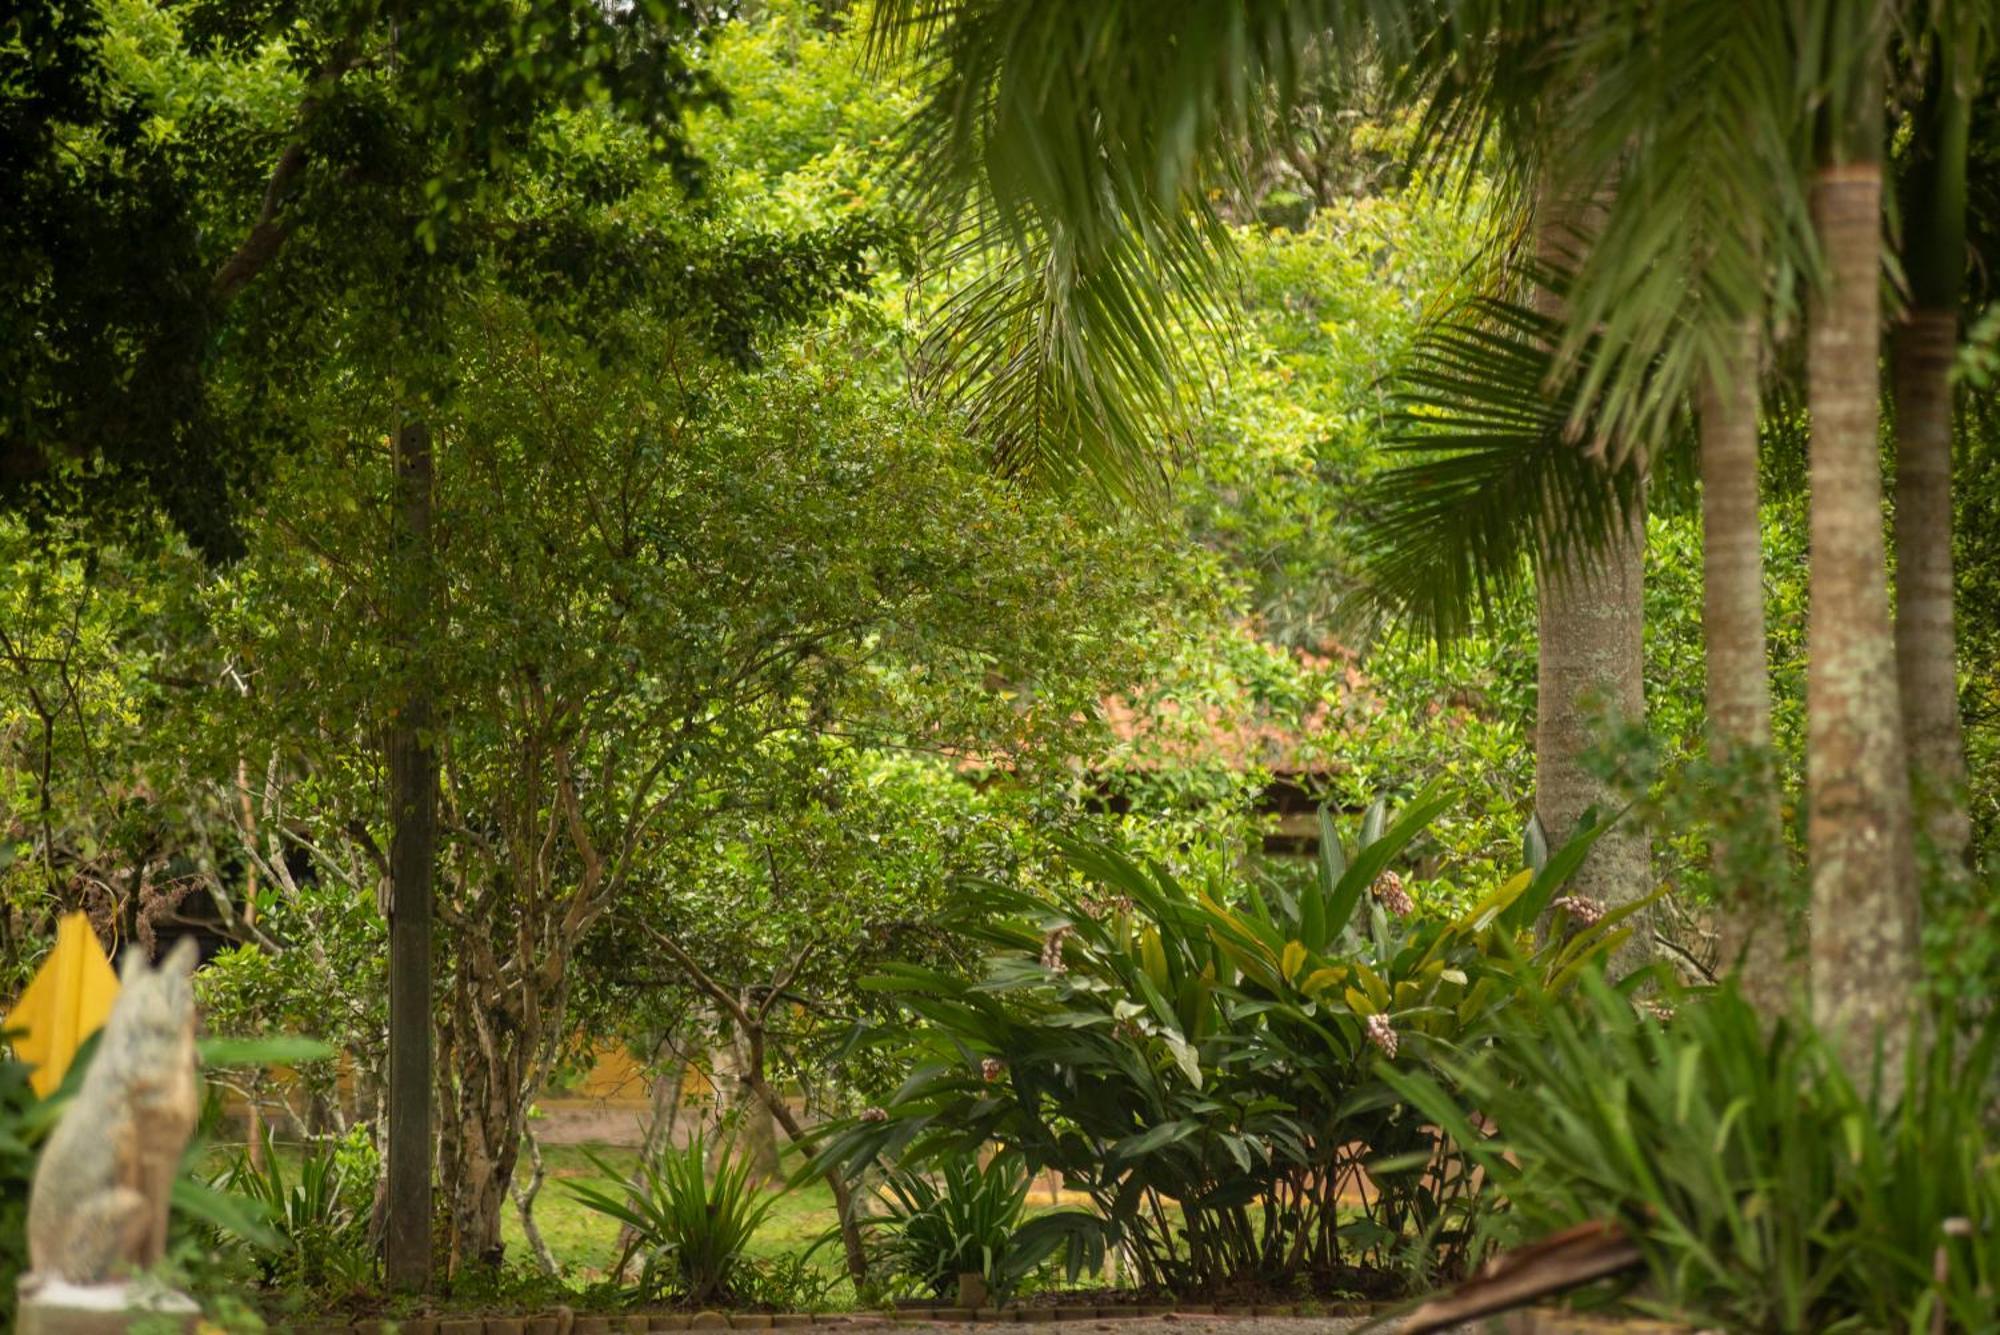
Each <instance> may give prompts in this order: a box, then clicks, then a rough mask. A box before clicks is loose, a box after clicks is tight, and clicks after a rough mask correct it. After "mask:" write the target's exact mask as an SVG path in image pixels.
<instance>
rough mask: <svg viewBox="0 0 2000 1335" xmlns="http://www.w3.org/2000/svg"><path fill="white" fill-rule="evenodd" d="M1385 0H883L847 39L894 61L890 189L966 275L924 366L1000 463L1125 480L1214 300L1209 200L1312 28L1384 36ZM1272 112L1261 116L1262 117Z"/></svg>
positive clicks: (1292, 75)
mask: <svg viewBox="0 0 2000 1335" xmlns="http://www.w3.org/2000/svg"><path fill="white" fill-rule="evenodd" d="M1425 10H1426V6H1424V5H1412V4H1408V3H1397V2H1396V0H1318V2H1317V3H1303V4H1301V3H1287V2H1286V0H1243V2H1242V3H1234V4H1227V5H1219V4H1212V3H1207V0H883V3H881V4H879V5H878V6H876V8H875V10H874V11H873V20H872V24H871V28H870V43H871V52H872V56H873V58H874V59H875V60H876V61H878V62H882V63H888V62H894V61H901V60H910V61H913V62H915V64H916V66H917V69H918V71H919V75H920V77H921V78H922V79H923V81H924V83H925V87H926V92H925V97H924V101H923V103H922V106H921V108H920V110H919V111H918V112H917V114H916V115H915V117H914V118H913V120H912V121H911V123H910V124H909V125H908V126H907V127H906V128H905V134H904V138H905V141H906V153H905V157H904V160H903V163H902V182H903V191H904V196H905V198H906V200H907V201H908V202H909V203H910V204H911V205H912V207H913V208H915V209H916V210H917V211H918V212H919V214H920V215H921V216H923V217H924V218H925V220H926V221H927V222H928V223H929V224H930V225H931V227H932V228H933V229H934V234H936V235H940V236H943V237H946V238H948V240H947V242H946V244H945V245H944V247H943V248H942V250H941V256H942V258H943V259H944V261H945V262H946V263H947V265H958V266H964V265H967V264H971V265H974V266H977V267H976V268H975V273H976V277H975V278H974V280H973V281H972V283H971V284H970V285H969V286H967V287H965V288H964V289H963V290H961V291H960V293H959V294H958V295H957V296H956V297H955V298H954V299H953V300H952V301H950V302H949V303H947V304H946V306H945V307H944V310H943V312H942V319H941V321H940V323H939V325H938V326H937V327H936V328H935V330H934V331H933V333H932V335H931V336H930V337H928V338H927V339H926V340H925V344H924V349H923V355H924V363H925V364H924V368H923V369H924V371H925V373H926V377H927V380H928V383H930V384H931V385H933V386H934V387H937V388H940V389H942V390H944V391H945V392H946V393H947V394H948V395H949V396H950V397H951V398H952V399H954V400H955V401H958V402H961V403H963V404H965V405H967V406H968V408H969V411H970V414H971V419H972V422H973V424H974V426H975V428H976V429H978V430H979V431H981V432H982V433H983V434H984V435H985V436H986V437H987V438H988V439H989V440H991V441H992V443H993V445H994V447H995V449H996V452H997V453H998V454H999V456H1000V457H1001V459H1002V460H1003V461H1005V462H1007V463H1008V464H1009V465H1010V466H1014V467H1019V468H1026V469H1031V470H1033V471H1036V472H1039V473H1042V474H1044V475H1048V476H1054V477H1057V478H1070V477H1075V476H1078V475H1085V476H1089V477H1091V478H1094V479H1095V480H1096V481H1098V482H1099V483H1101V484H1105V485H1106V486H1107V487H1108V488H1109V489H1110V490H1112V491H1114V492H1121V493H1128V494H1129V493H1134V492H1138V491H1142V490H1145V489H1146V483H1147V480H1148V477H1149V475H1150V474H1152V473H1154V472H1156V471H1157V470H1156V469H1154V468H1152V467H1151V465H1152V464H1153V463H1154V462H1155V461H1156V458H1157V454H1158V452H1159V450H1160V448H1161V446H1162V445H1163V444H1164V443H1165V442H1167V441H1169V440H1172V439H1174V438H1175V437H1176V435H1177V434H1178V433H1179V431H1180V429H1181V427H1182V425H1183V415H1184V413H1185V411H1186V409H1187V407H1188V406H1189V403H1190V401H1191V399H1193V398H1195V397H1198V395H1197V394H1194V393H1193V392H1192V390H1193V388H1195V387H1199V386H1200V385H1201V384H1203V383H1204V380H1205V377H1204V376H1202V375H1201V374H1200V371H1201V368H1199V367H1198V366H1196V365H1193V364H1192V363H1191V362H1190V360H1189V359H1188V357H1187V356H1186V354H1185V351H1184V350H1185V349H1186V348H1188V347H1189V346H1191V345H1193V344H1195V343H1197V342H1199V341H1201V340H1196V339H1193V338H1190V337H1189V335H1190V333H1191V332H1192V331H1193V330H1194V329H1195V328H1196V327H1197V326H1201V325H1204V324H1207V323H1210V322H1212V320H1213V317H1214V315H1215V313H1216V311H1217V310H1218V309H1219V308H1220V304H1221V302H1222V299H1223V296H1224V290H1225V286H1226V276H1227V272H1228V264H1227V256H1228V234H1227V232H1226V230H1225V229H1224V227H1223V226H1222V223H1221V219H1220V217H1219V214H1218V211H1217V203H1218V200H1219V199H1221V198H1222V197H1223V195H1224V194H1225V193H1226V192H1225V191H1224V189H1223V186H1224V185H1226V184H1229V183H1231V182H1232V181H1237V182H1239V183H1240V177H1241V175H1242V171H1243V167H1244V164H1245V162H1246V161H1247V155H1248V153H1249V151H1250V149H1251V146H1254V145H1255V144H1256V143H1257V142H1258V141H1259V137H1260V136H1261V135H1262V134H1264V133H1265V132H1266V127H1267V126H1268V125H1269V124H1270V123H1271V122H1270V120H1269V118H1267V117H1265V116H1264V115H1263V114H1262V112H1263V109H1264V108H1265V107H1266V106H1268V105H1269V104H1270V103H1272V102H1276V103H1277V104H1279V105H1280V106H1281V107H1282V106H1285V105H1288V104H1289V103H1290V101H1291V100H1292V99H1293V98H1294V97H1295V96H1296V95H1297V93H1298V90H1299V88H1300V86H1301V83H1302V80H1304V78H1305V77H1306V76H1307V74H1308V73H1309V70H1310V68H1311V63H1312V59H1313V57H1314V54H1315V53H1316V52H1318V51H1320V50H1322V49H1325V48H1328V47H1331V48H1335V49H1350V48H1351V49H1361V48H1364V47H1367V48H1369V49H1374V50H1380V51H1382V52H1384V53H1385V54H1386V55H1387V56H1388V58H1389V59H1391V60H1394V59H1396V58H1398V53H1400V52H1401V51H1404V50H1407V49H1408V48H1409V47H1410V45H1411V43H1412V41H1413V40H1414V37H1413V34H1415V33H1417V32H1419V31H1420V30H1421V18H1422V14H1423V13H1424V12H1425ZM1279 119H1280V121H1282V119H1283V118H1279Z"/></svg>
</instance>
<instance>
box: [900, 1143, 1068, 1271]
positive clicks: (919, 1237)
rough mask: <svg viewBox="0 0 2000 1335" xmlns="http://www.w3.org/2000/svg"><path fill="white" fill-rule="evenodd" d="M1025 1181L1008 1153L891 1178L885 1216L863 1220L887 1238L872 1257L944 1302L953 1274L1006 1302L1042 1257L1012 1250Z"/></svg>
mask: <svg viewBox="0 0 2000 1335" xmlns="http://www.w3.org/2000/svg"><path fill="white" fill-rule="evenodd" d="M1028 1182H1029V1178H1028V1174H1027V1173H1026V1172H1025V1171H1023V1169H1022V1167H1021V1161H1020V1159H1019V1158H1018V1157H1017V1156H1015V1155H1011V1154H1001V1155H995V1156H994V1157H993V1158H992V1159H991V1160H990V1161H989V1162H988V1163H986V1164H984V1165H981V1164H980V1162H979V1160H978V1159H977V1158H976V1157H974V1156H972V1155H960V1156H956V1157H952V1158H946V1159H944V1160H943V1161H941V1162H940V1163H939V1164H938V1165H937V1167H936V1171H935V1173H934V1174H925V1173H918V1172H912V1171H910V1170H908V1169H902V1170H898V1171H896V1172H892V1173H890V1174H888V1175H887V1178H886V1180H885V1182H884V1188H885V1192H886V1195H885V1198H884V1201H883V1204H884V1205H885V1206H886V1207H887V1211H886V1213H885V1214H883V1215H882V1216H880V1217H878V1218H876V1219H873V1220H870V1221H869V1222H870V1223H871V1224H872V1225H873V1226H874V1227H875V1228H876V1229H878V1230H880V1231H882V1232H883V1233H885V1234H886V1235H887V1236H886V1238H885V1240H884V1242H883V1245H882V1247H881V1249H880V1250H879V1252H878V1253H877V1255H878V1257H879V1258H880V1259H881V1260H882V1261H884V1262H886V1263H887V1264H888V1266H889V1268H890V1270H891V1271H892V1272H893V1273H894V1274H896V1275H898V1276H900V1277H901V1278H903V1279H905V1280H908V1281H910V1282H911V1283H912V1284H913V1285H914V1287H916V1288H918V1289H921V1290H923V1291H925V1292H927V1293H929V1294H931V1295H932V1296H934V1297H937V1298H944V1297H948V1296H949V1295H950V1294H951V1293H952V1292H953V1291H954V1290H955V1288H956V1286H957V1283H958V1277H959V1276H960V1275H962V1274H968V1273H977V1274H979V1275H982V1276H984V1277H985V1279H986V1286H987V1288H988V1289H989V1290H990V1291H991V1292H992V1294H993V1295H994V1296H995V1297H996V1298H1005V1297H1006V1296H1007V1295H1008V1294H1009V1293H1011V1292H1012V1291H1013V1289H1014V1288H1015V1286H1016V1285H1018V1284H1019V1283H1020V1282H1021V1280H1022V1279H1023V1278H1024V1277H1025V1276H1026V1275H1027V1274H1028V1273H1029V1272H1030V1271H1032V1270H1033V1269H1034V1267H1035V1266H1036V1265H1038V1264H1040V1262H1041V1261H1042V1260H1043V1259H1044V1258H1045V1257H1046V1256H1047V1254H1048V1250H1049V1249H1048V1248H1046V1247H1044V1248H1042V1249H1040V1250H1038V1251H1030V1250H1029V1249H1027V1248H1024V1247H1021V1246H1017V1245H1016V1241H1015V1235H1016V1233H1017V1231H1018V1230H1019V1229H1020V1227H1021V1216H1022V1212H1023V1210H1024V1209H1025V1207H1026V1205H1027V1202H1028Z"/></svg>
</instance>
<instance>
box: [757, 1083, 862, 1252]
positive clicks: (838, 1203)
mask: <svg viewBox="0 0 2000 1335" xmlns="http://www.w3.org/2000/svg"><path fill="white" fill-rule="evenodd" d="M753 1051H754V1049H753ZM762 1067H763V1063H762V1062H761V1061H758V1062H756V1063H755V1064H754V1065H753V1066H752V1068H751V1071H750V1075H749V1077H748V1084H749V1085H750V1089H751V1091H752V1092H753V1093H755V1094H756V1095H757V1097H758V1098H759V1099H760V1100H762V1102H763V1104H764V1106H765V1107H767V1108H769V1109H770V1110H771V1115H772V1116H773V1117H775V1118H776V1119H777V1121H778V1124H779V1125H780V1126H782V1127H784V1128H785V1135H786V1137H787V1138H789V1139H790V1140H791V1141H792V1143H793V1144H795V1145H796V1144H801V1143H803V1142H804V1140H805V1138H806V1132H805V1128H804V1127H803V1126H801V1125H799V1119H798V1118H796V1117H794V1116H793V1115H792V1110H791V1109H790V1108H787V1107H786V1106H785V1103H784V1100H783V1099H781V1098H780V1097H779V1096H778V1092H777V1091H776V1090H774V1089H772V1088H771V1087H770V1085H768V1084H766V1083H765V1081H764V1072H763V1070H762ZM826 1185H827V1188H828V1189H829V1190H830V1191H832V1192H833V1208H834V1214H835V1215H836V1222H837V1223H838V1225H839V1227H840V1246H841V1250H842V1251H843V1252H845V1253H846V1255H847V1274H848V1277H849V1278H850V1279H852V1280H853V1281H854V1283H855V1285H856V1286H857V1287H858V1286H859V1285H861V1284H862V1283H863V1282H864V1281H865V1280H866V1279H867V1278H868V1253H867V1251H866V1250H865V1249H864V1248H863V1246H862V1244H861V1226H860V1224H859V1222H858V1221H857V1219H856V1216H855V1213H854V1193H853V1192H852V1191H850V1190H849V1189H848V1185H847V1181H846V1179H844V1178H842V1177H841V1175H840V1173H839V1171H838V1170H836V1169H828V1170H827V1173H826Z"/></svg>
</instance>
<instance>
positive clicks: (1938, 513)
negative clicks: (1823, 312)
mask: <svg viewBox="0 0 2000 1335" xmlns="http://www.w3.org/2000/svg"><path fill="white" fill-rule="evenodd" d="M1978 46H1979V43H1978V42H1977V41H1976V40H1975V39H1974V38H1973V37H1972V36H1971V35H1970V34H1967V33H1964V32H1958V33H1950V34H1947V33H1940V34H1939V36H1938V38H1937V41H1936V43H1935V50H1934V53H1933V59H1932V62H1931V68H1930V77H1929V80H1928V83H1927V87H1926V91H1925V96H1924V99H1923V102H1922V104H1921V105H1920V106H1919V107H1918V108H1917V109H1916V113H1915V114H1914V115H1913V116H1912V118H1911V130H1912V133H1911V138H1912V141H1913V142H1912V145H1911V151H1910V153H1909V156H1908V161H1909V164H1910V167H1909V170H1908V172H1907V174H1906V175H1905V177H1904V179H1903V181H1902V214H1903V272H1904V274H1905V275H1906V276H1907V277H1908V279H1909V284H1910V296H1911V302H1910V304H1911V310H1910V312H1909V314H1908V315H1907V316H1906V317H1905V318H1904V321H1903V323H1902V326H1901V327H1900V328H1899V329H1898V330H1897V331H1896V339H1895V346H1894V348H1893V350H1892V353H1891V379H1892V383H1893V386H1894V391H1895V396H1896V669H1897V677H1898V679H1899V681H1900V683H1901V687H1902V699H1903V733H1904V738H1905V740H1906V742H1907V744H1908V746H1909V749H1910V769H1911V774H1912V777H1913V779H1914V781H1915V783H1916V785H1917V792H1918V794H1919V796H1920V797H1921V798H1922V799H1923V805H1922V808H1921V812H1920V822H1919V828H1920V829H1921V830H1922V831H1923V833H1924V834H1925V835H1926V836H1927V837H1928V838H1929V840H1930V844H1931V848H1932V851H1933V852H1935V853H1936V854H1937V856H1938V858H1939V860H1940V862H1941V863H1942V864H1943V865H1945V866H1947V867H1950V866H1954V865H1955V866H1957V867H1959V868H1960V869H1963V867H1964V865H1965V858H1966V850H1967V848H1968V846H1969V845H1970V844H1971V842H1972V822H1971V819H1970V815H1969V813H1968V812H1967V810H1966V807H1965V800H1964V793H1963V786H1964V782H1965V740H1964V737H1963V735H1962V734H1961V731H1960V724H1959V714H1958V673H1957V657H1958V655H1957V637H1956V634H1955V633H1954V629H1953V625H1952V568H1951V565H1952V563H1951V527H1952V525H1951V521H1952V510H1951V454H1952V439H1951V436H1952V399H1951V363H1952V355H1953V352H1954V351H1955V348H1956V344H1957V341H1958V307H1959V303H1960V302H1961V301H1962V300H1963V299H1964V295H1965V258H1966V248H1965V232H1966V212H1967V200H1968V191H1969V183H1968V178H1967V170H1968V161H1969V156H1968V155H1969V150H1970V146H1971V132H1972V102H1973V98H1974V96H1975V95H1976V93H1977V92H1978V87H1979V70H1978V69H1977V68H1976V66H1975V64H1974V61H1975V59H1976V58H1977V55H1978Z"/></svg>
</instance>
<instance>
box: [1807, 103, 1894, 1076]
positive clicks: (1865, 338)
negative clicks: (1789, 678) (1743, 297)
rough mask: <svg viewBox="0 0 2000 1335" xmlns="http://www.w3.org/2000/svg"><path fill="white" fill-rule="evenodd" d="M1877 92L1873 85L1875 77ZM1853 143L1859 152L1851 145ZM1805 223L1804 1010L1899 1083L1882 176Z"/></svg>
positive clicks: (1865, 168) (1856, 183) (1844, 184)
mask: <svg viewBox="0 0 2000 1335" xmlns="http://www.w3.org/2000/svg"><path fill="white" fill-rule="evenodd" d="M1873 95H1874V97H1875V99H1876V101H1877V102H1878V103H1879V100H1880V91H1879V89H1877V90H1874V94H1873ZM1857 157H1860V155H1857ZM1812 210H1813V224H1814V227H1815V230H1816V231H1817V233H1818V236H1819V240H1820V245H1821V248H1822V253H1823V254H1824V255H1825V257H1826V264H1827V270H1828V273H1827V284H1826V287H1825V290H1824V291H1822V292H1820V293H1818V294H1816V295H1815V298H1814V300H1813V304H1812V308H1811V310H1810V313H1809V329H1808V340H1807V353H1806V355H1807V393H1808V399H1809V403H1810V407H1811V411H1812V446H1811V461H1810V471H1809V477H1810V484H1811V489H1812V518H1811V530H1810V531H1811V543H1812V572H1811V597H1812V608H1811V615H1810V619H1809V624H1808V630H1807V650H1808V661H1807V669H1806V715H1807V734H1806V781H1807V788H1808V794H1807V839H1808V843H1809V847H1810V855H1811V865H1812V985H1813V1018H1814V1019H1815V1020H1816V1021H1817V1022H1818V1024H1819V1026H1820V1028H1821V1030H1822V1031H1823V1032H1825V1033H1826V1034H1827V1035H1828V1036H1829V1037H1830V1038H1832V1039H1833V1040H1834V1041H1835V1042H1836V1043H1837V1044H1838V1045H1839V1047H1840V1051H1841V1055H1842V1057H1843V1059H1844V1060H1845V1062H1846V1064H1847V1067H1848V1070H1849V1071H1850V1072H1852V1073H1854V1074H1855V1075H1856V1076H1857V1078H1862V1079H1865V1078H1866V1074H1867V1072H1868V1070H1869V1069H1870V1063H1871V1061H1872V1059H1873V1052H1874V1044H1875V1042H1876V1041H1877V1039H1878V1038H1879V1039H1880V1040H1881V1042H1882V1043H1883V1044H1884V1046H1885V1056H1886V1058H1887V1062H1886V1065H1885V1071H1886V1072H1887V1073H1888V1075H1889V1078H1890V1079H1891V1080H1892V1081H1893V1080H1894V1079H1895V1076H1896V1073H1898V1072H1899V1071H1900V1068H1901V1052H1902V1050H1903V1046H1904V1041H1905V1039H1906V1038H1907V1033H1906V1026H1907V1021H1908V1018H1909V1015H1910V1011H1911V1005H1912V999H1913V992H1914V986H1915V983H1916V979H1917V949H1918V942H1917V906H1916V898H1915V894H1914V889H1915V887H1914V879H1915V877H1914V872H1915V868H1914V864H1913V856H1912V844H1911V832H1910V788H1909V768H1908V764H1907V759H1906V752H1905V750H1904V744H1903V726H1902V713H1901V703H1900V699H1899V696H1898V692H1897V685H1896V661H1895V637H1894V633H1893V631H1892V629H1891V626H1890V621H1889V585H1888V571H1887V552H1886V551H1885V548H1884V543H1883V535H1882V478H1881V463H1880V453H1879V446H1878V440H1877V432H1878V429H1879V427H1880V399H1879V391H1878V386H1879V384H1880V380H1881V376H1880V364H1879V363H1880V345H1881V320H1880V288H1881V236H1882V174H1881V166H1880V162H1879V160H1877V159H1876V158H1875V157H1862V158H1860V160H1856V159H1854V158H1850V159H1849V160H1848V161H1845V162H1837V163H1836V164H1835V165H1831V166H1828V167H1824V168H1822V169H1821V170H1820V172H1819V174H1818V176H1817V178H1816V179H1815V180H1814V182H1813V191H1812Z"/></svg>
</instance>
